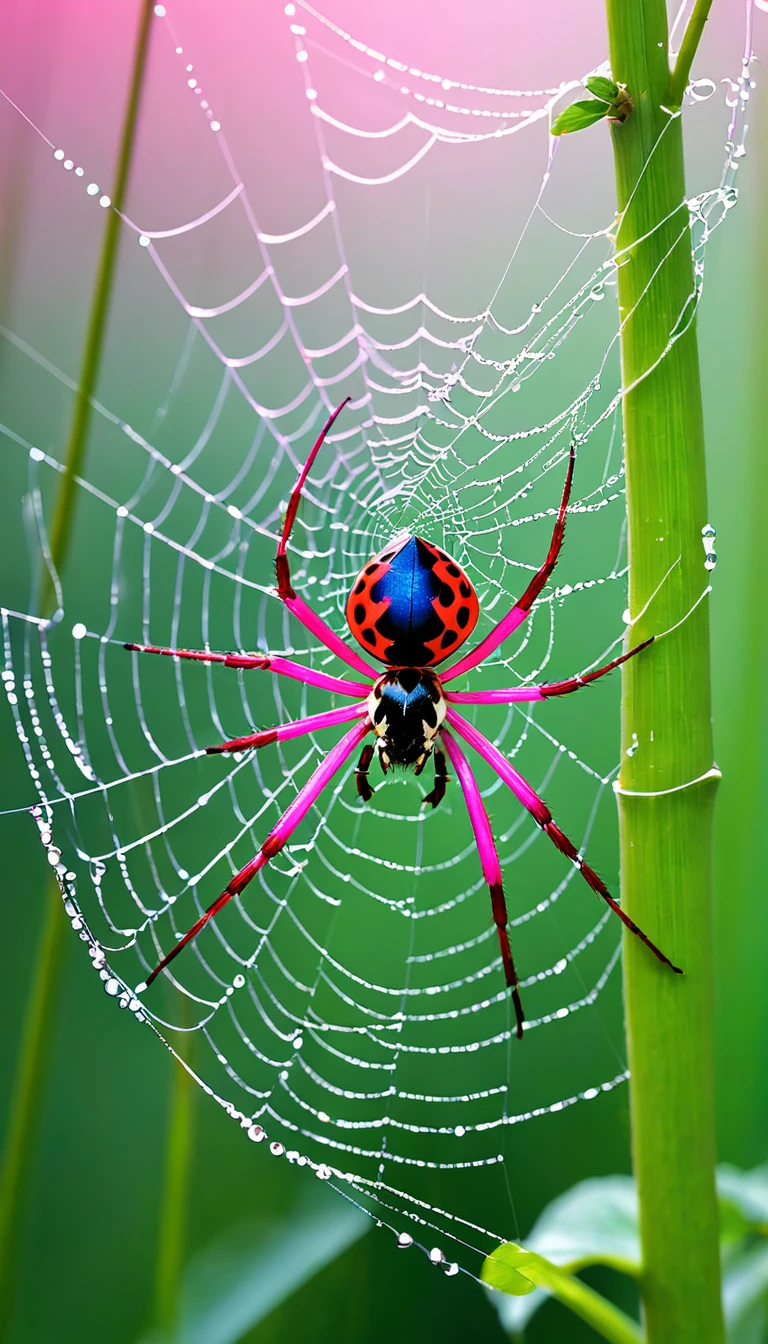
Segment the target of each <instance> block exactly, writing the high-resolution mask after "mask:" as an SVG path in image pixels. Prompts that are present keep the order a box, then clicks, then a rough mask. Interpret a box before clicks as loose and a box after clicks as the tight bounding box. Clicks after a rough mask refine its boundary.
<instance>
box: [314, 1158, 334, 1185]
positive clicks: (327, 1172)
mask: <svg viewBox="0 0 768 1344" xmlns="http://www.w3.org/2000/svg"><path fill="white" fill-rule="evenodd" d="M332 1174H333V1173H332V1171H331V1168H330V1167H327V1166H326V1165H325V1163H324V1162H321V1163H320V1166H319V1167H318V1168H317V1171H316V1172H315V1175H316V1176H317V1179H318V1180H319V1181H327V1180H330V1177H331V1176H332Z"/></svg>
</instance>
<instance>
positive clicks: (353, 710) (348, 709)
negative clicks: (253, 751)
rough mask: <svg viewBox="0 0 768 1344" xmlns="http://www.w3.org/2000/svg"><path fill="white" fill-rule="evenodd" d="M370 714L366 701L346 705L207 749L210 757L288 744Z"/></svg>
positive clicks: (234, 738)
mask: <svg viewBox="0 0 768 1344" xmlns="http://www.w3.org/2000/svg"><path fill="white" fill-rule="evenodd" d="M367 713H368V705H367V702H366V701H365V700H363V702H362V704H357V705H344V706H343V707H342V708H341V709H329V710H327V711H326V712H325V713H324V714H311V715H310V716H309V718H306V719H294V720H293V721H292V722H291V723H281V724H279V725H278V727H277V728H265V729H264V730H263V731H262V732H260V733H248V734H247V735H246V736H245V737H233V738H232V739H231V741H229V742H221V743H219V744H217V745H216V746H215V747H206V748H205V750H206V753H207V754H208V755H209V756H215V755H216V754H217V753H218V752H221V751H248V750H249V748H251V747H268V746H269V744H270V743H271V742H286V741H287V740H288V739H289V738H291V737H303V736H304V734H305V733H316V732H319V731H320V729H321V728H334V727H335V726H336V725H337V724H339V723H349V720H350V719H360V718H362V717H363V715H364V714H367Z"/></svg>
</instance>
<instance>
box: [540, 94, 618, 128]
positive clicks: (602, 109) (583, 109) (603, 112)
mask: <svg viewBox="0 0 768 1344" xmlns="http://www.w3.org/2000/svg"><path fill="white" fill-rule="evenodd" d="M609 111H610V106H609V104H608V103H603V102H598V100H597V99H596V98H587V99H585V100H584V101H582V102H580V103H571V105H570V107H566V109H565V111H564V112H561V113H560V116H559V117H557V118H556V120H555V121H554V122H553V123H552V134H553V135H570V133H571V132H572V131H583V130H584V128H585V127H586V126H591V125H592V124H593V123H594V122H596V121H602V119H603V117H605V116H607V114H608V112H609Z"/></svg>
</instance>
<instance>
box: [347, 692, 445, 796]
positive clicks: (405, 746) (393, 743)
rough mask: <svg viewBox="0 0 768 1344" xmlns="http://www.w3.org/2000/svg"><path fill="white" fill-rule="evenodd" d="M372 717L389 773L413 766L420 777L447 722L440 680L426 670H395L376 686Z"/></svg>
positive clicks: (370, 710) (370, 705) (371, 701)
mask: <svg viewBox="0 0 768 1344" xmlns="http://www.w3.org/2000/svg"><path fill="white" fill-rule="evenodd" d="M368 713H369V715H370V719H371V723H372V724H373V731H374V732H375V734H376V737H377V739H378V741H377V745H378V748H379V760H380V761H381V764H382V768H383V770H384V771H385V773H386V771H387V770H388V769H389V767H390V765H412V766H413V767H414V769H415V772H416V774H417V775H420V774H421V772H422V770H423V769H424V766H425V765H426V763H427V761H428V759H429V757H430V756H431V754H432V750H433V748H434V745H435V739H436V737H437V734H438V732H439V731H440V728H441V727H442V725H443V723H444V721H445V696H444V695H443V690H442V687H441V685H440V678H439V677H437V676H435V673H434V672H431V671H430V670H429V668H425V667H398V668H392V669H391V670H390V671H389V672H385V673H384V676H383V677H379V679H378V681H377V682H375V683H374V687H373V690H372V691H371V694H370V695H369V696H368ZM361 792H362V790H361Z"/></svg>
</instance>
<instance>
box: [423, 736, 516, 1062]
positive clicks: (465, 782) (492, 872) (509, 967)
mask: <svg viewBox="0 0 768 1344" xmlns="http://www.w3.org/2000/svg"><path fill="white" fill-rule="evenodd" d="M440 736H441V738H442V740H443V742H444V743H445V749H446V751H447V753H448V757H449V759H450V762H451V765H452V766H453V768H454V770H455V771H456V774H457V776H458V779H459V783H460V784H461V787H462V789H463V790H464V798H465V801H466V804H467V811H468V812H469V819H470V821H471V823H472V830H473V831H474V833H475V841H476V843H477V848H478V852H479V854H480V863H481V865H482V869H483V876H484V878H485V880H486V882H487V883H488V886H489V888H490V892H491V908H492V910H493V922H494V924H495V925H496V931H497V933H498V935H499V944H500V946H501V960H502V962H503V965H504V975H505V976H506V980H507V984H508V986H509V988H510V989H511V990H512V1002H513V1003H514V1005H515V1017H516V1019H517V1039H518V1040H522V1036H523V1022H524V1020H525V1018H524V1014H523V1005H522V1003H521V1002H520V990H519V988H518V979H517V971H516V970H515V963H514V961H513V960H512V951H511V949H510V946H509V934H508V933H507V924H508V923H509V915H508V914H507V903H506V901H505V900H504V888H503V886H502V877H501V864H500V863H499V856H498V853H497V851H496V845H495V842H494V839H493V832H492V831H491V823H490V821H489V820H488V813H487V812H486V810H485V805H484V803H483V800H482V798H481V796H480V790H479V788H478V786H477V780H476V779H475V776H474V775H473V773H472V770H471V767H470V764H469V761H468V760H467V758H466V756H465V755H464V752H463V751H462V750H461V747H460V746H459V744H458V742H457V741H456V739H455V737H454V736H453V734H452V733H449V732H448V731H447V729H445V728H443V730H442V732H441V734H440Z"/></svg>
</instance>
